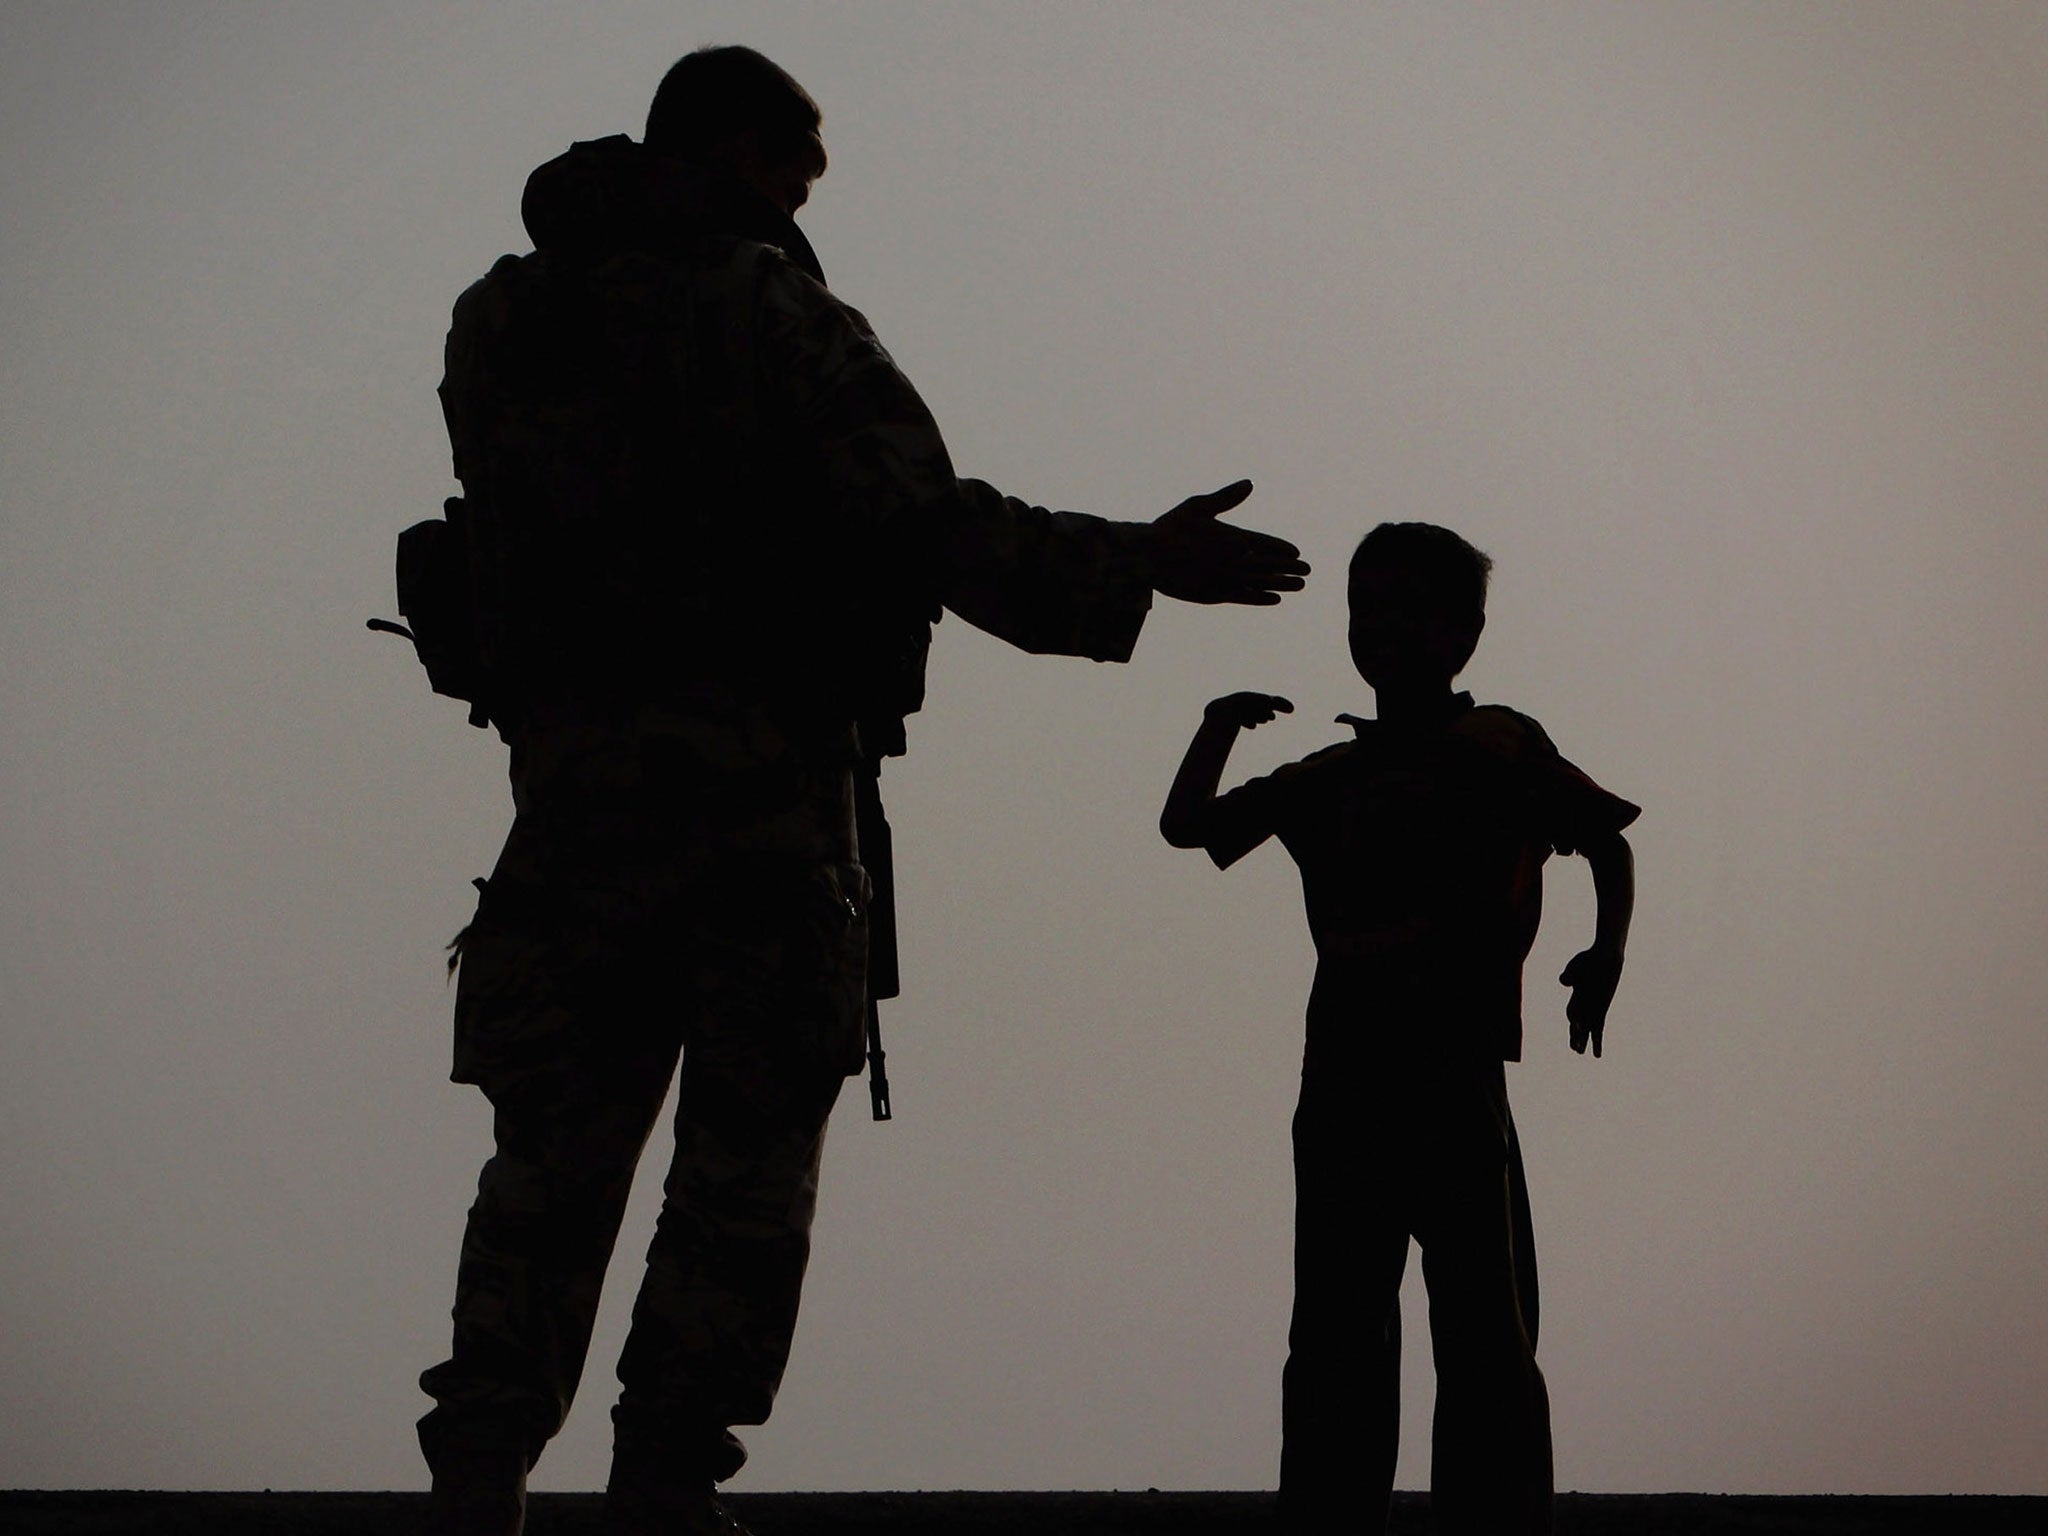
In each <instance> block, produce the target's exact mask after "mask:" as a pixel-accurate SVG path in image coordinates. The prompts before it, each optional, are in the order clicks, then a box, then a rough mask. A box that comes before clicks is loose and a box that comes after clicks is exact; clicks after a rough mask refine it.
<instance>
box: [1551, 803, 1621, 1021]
mask: <svg viewBox="0 0 2048 1536" xmlns="http://www.w3.org/2000/svg"><path fill="white" fill-rule="evenodd" d="M1579 851H1580V852H1581V853H1583V854H1585V856H1586V862H1587V863H1588V864H1590V865H1591V866H1592V867H1593V899H1594V903H1595V917H1594V923H1593V943H1592V946H1591V947H1590V948H1588V949H1583V950H1581V951H1579V953H1578V954H1576V955H1574V956H1572V958H1571V960H1570V962H1569V963H1568V964H1566V966H1565V968H1564V971H1563V973H1562V974H1560V975H1559V976H1558V978H1557V979H1558V980H1559V981H1561V982H1563V983H1564V984H1565V985H1566V986H1568V987H1570V988H1571V989H1572V995H1571V1001H1570V1002H1568V1003H1566V1004H1565V1017H1566V1018H1567V1019H1569V1020H1570V1021H1571V1027H1572V1034H1571V1040H1572V1049H1573V1050H1575V1051H1578V1052H1580V1053H1581V1054H1583V1053H1584V1052H1585V1049H1586V1045H1587V1043H1588V1042H1589V1041H1590V1042H1591V1044H1592V1046H1593V1054H1594V1055H1595V1056H1598V1055H1599V1054H1600V1042H1601V1036H1602V1035H1603V1034H1604V1033H1605V1031H1606V1028H1607V1009H1608V1006H1609V1005H1610V1004H1611V1003H1613V1001H1614V989H1615V987H1616V986H1617V985H1618V984H1619V983H1620V981H1621V965H1622V958H1623V956H1624V954H1625V953H1626V951H1627V949H1628V925H1629V920H1630V918H1632V917H1633V916H1634V915H1635V906H1636V861H1635V855H1634V854H1633V853H1632V852H1631V851H1630V849H1629V846H1628V839H1627V838H1625V837H1623V836H1622V835H1621V834H1620V833H1619V832H1610V833H1608V834H1607V835H1605V836H1604V837H1598V838H1594V839H1591V840H1589V841H1588V842H1587V843H1586V844H1585V845H1584V846H1583V847H1582V848H1581V849H1580V850H1579Z"/></svg>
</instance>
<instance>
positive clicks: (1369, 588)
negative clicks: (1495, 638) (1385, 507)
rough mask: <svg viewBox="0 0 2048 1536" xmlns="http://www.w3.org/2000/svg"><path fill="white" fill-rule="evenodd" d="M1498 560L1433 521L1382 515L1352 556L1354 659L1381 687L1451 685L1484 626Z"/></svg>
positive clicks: (1363, 674) (1369, 679) (1368, 678)
mask: <svg viewBox="0 0 2048 1536" xmlns="http://www.w3.org/2000/svg"><path fill="white" fill-rule="evenodd" d="M1492 569H1493V562H1492V561H1491V560H1489V559H1488V558H1487V557H1486V556H1485V555H1482V554H1481V553H1480V552H1479V551H1478V550H1476V549H1474V548H1473V547H1472V546H1471V545H1470V544H1467V543H1466V542H1465V541H1464V540H1463V539H1461V538H1459V537H1458V536H1457V535H1456V534H1455V533H1453V532H1451V530H1450V529H1448V528H1439V527H1437V526H1436V525H1435V524H1434V523H1381V524H1380V525H1379V527H1377V528H1375V529H1373V531H1372V532H1371V533H1368V534H1367V535H1366V536H1365V537H1364V538H1363V539H1362V540H1360V541H1359V545H1358V549H1357V551H1356V552H1355V553H1354V554H1353V555H1352V556H1351V573H1350V584H1349V593H1350V602H1351V661H1352V664H1353V665H1354V666H1356V667H1357V668H1358V674H1359V676H1361V677H1363V678H1364V679H1365V680H1366V681H1367V682H1368V683H1370V684H1372V686H1373V688H1374V690H1375V691H1377V690H1379V689H1383V688H1390V687H1391V688H1395V689H1399V690H1403V691H1413V690H1414V689H1417V688H1436V687H1444V686H1448V685H1449V683H1450V681H1451V679H1452V678H1454V677H1456V676H1457V675H1458V674H1459V673H1460V672H1462V671H1463V670H1464V669H1465V663H1466V662H1468V661H1470V660H1471V659H1472V652H1473V649H1474V648H1475V647H1476V646H1477V645H1478V644H1479V632H1480V631H1481V630H1482V629H1484V628H1485V627H1486V577H1487V573H1488V572H1490V571H1491V570H1492Z"/></svg>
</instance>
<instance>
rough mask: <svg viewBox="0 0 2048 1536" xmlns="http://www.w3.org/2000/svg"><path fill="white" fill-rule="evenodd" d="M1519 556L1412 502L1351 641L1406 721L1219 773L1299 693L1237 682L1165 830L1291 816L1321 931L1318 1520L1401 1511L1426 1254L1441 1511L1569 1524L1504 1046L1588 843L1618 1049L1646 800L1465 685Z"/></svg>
mask: <svg viewBox="0 0 2048 1536" xmlns="http://www.w3.org/2000/svg"><path fill="white" fill-rule="evenodd" d="M1491 569H1492V561H1491V560H1489V559H1488V558H1487V557H1486V556H1485V555H1483V554H1481V553H1480V552H1479V551H1478V550H1476V549H1474V548H1473V547H1472V546H1471V545H1470V544H1468V543H1466V542H1465V540H1463V539H1462V538H1460V537H1459V536H1458V535H1457V534H1455V533H1453V532H1451V531H1450V530H1449V529H1447V528H1438V527H1435V526H1433V525H1431V524H1428V523H1383V524H1381V525H1380V526H1379V527H1377V528H1375V529H1373V531H1372V532H1371V533H1369V534H1367V535H1366V537H1365V539H1364V540H1363V541H1362V542H1361V543H1360V544H1359V546H1358V550H1357V553H1356V554H1354V555H1353V557H1352V560H1351V569H1350V582H1349V598H1350V607H1351V628H1350V642H1351V659H1352V661H1353V663H1354V664H1355V665H1356V666H1357V668H1358V671H1359V674H1360V675H1361V676H1362V677H1364V679H1365V680H1366V682H1367V683H1368V684H1370V685H1371V687H1372V690H1373V694H1374V697H1375V700H1376V702H1377V716H1378V718H1376V719H1373V720H1361V719H1358V718H1357V717H1355V716H1351V715H1339V716H1338V717H1337V718H1338V720H1339V721H1340V722H1342V723H1345V724H1348V725H1351V726H1352V727H1354V729H1355V731H1356V739H1355V740H1352V741H1347V742H1344V743H1342V744H1341V745H1338V746H1333V747H1328V748H1325V749H1324V750H1322V751H1320V752H1317V753H1314V754H1312V755H1311V756H1309V757H1306V758H1303V759H1302V760H1301V761H1299V762H1296V763H1290V764H1288V765H1286V766H1285V767H1282V768H1279V769H1277V770H1275V771H1274V772H1273V773H1270V774H1268V775H1266V776H1265V777H1263V778H1257V779H1253V780H1251V781H1250V782H1249V783H1246V784H1243V785H1240V786H1239V787H1238V788H1236V789H1233V790H1231V791H1230V792H1229V793H1228V794H1224V795H1221V796H1219V795H1218V794H1217V793H1216V787H1217V783H1218V781H1219V780H1220V779H1221V777H1222V774H1223V767H1224V764H1225V762H1226V761H1227V759H1228V757H1229V755H1230V748H1231V745H1232V743H1233V742H1234V741H1235V740H1236V737H1237V733H1238V732H1239V731H1240V730H1249V729H1251V728H1253V727H1256V726H1258V725H1262V724H1264V723H1265V722H1266V721H1268V720H1271V719H1272V718H1273V717H1274V716H1275V714H1276V713H1280V712H1287V711H1291V710H1292V709H1293V705H1291V704H1290V703H1288V701H1287V700H1285V699H1283V698H1279V697H1276V696H1274V695H1270V694H1261V693H1233V694H1230V695H1227V696H1226V697H1223V698H1220V699H1217V700H1215V701H1213V702H1212V703H1211V704H1210V705H1209V706H1208V709H1207V710H1206V712H1205V713H1204V717H1203V721H1202V725H1201V728H1200V730H1198V731H1197V732H1196V734H1195V738H1194V741H1193V742H1192V743H1191V744H1190V745H1189V747H1188V752H1187V757H1186V759H1185V760H1184V761H1183V762H1182V763H1181V767H1180V772H1179V774H1178V775H1177V776H1176V778H1175V779H1174V783H1173V789H1172V791H1171V793H1170V794H1169V795H1168V797H1167V802H1166V809H1165V811H1164V812H1163V813H1162V814H1161V816H1160V819H1159V829H1160V831H1161V832H1162V833H1163V834H1164V835H1165V837H1166V840H1167V841H1168V842H1169V843H1172V844H1173V845H1174V846H1175V847H1177V848H1202V849H1205V850H1207V852H1208V854H1209V856H1210V858H1212V859H1213V860H1214V861H1215V862H1216V865H1217V867H1218V868H1228V867H1229V866H1230V865H1231V864H1233V863H1235V862H1236V861H1237V860H1238V859H1240V858H1242V857H1243V856H1244V855H1245V854H1246V853H1249V852H1250V851H1251V850H1252V849H1253V848H1255V847H1257V846H1258V845H1259V844H1260V843H1262V842H1264V841H1265V840H1266V838H1267V837H1269V836H1277V837H1279V839H1280V840H1281V842H1282V843H1283V844H1284V845H1285V846H1286V848H1287V851H1288V852H1289V853H1290V854H1292V855H1293V856H1294V860H1295V862H1296V863H1297V864H1298V865H1299V866H1300V868H1301V882H1302V895H1303V899H1304V903H1305V905H1306V907H1307V909H1308V922H1309V930H1310V932H1311V934H1312V935H1313V937H1314V939H1315V944H1316V956H1317V960H1316V976H1315V986H1314V989H1313V991H1312V992H1311V993H1310V995H1309V1004H1308V1026H1307V1043H1306V1048H1305V1050H1304V1053H1303V1058H1302V1069H1301V1100H1300V1104H1299V1107H1298V1108H1297V1109H1296V1111H1295V1116H1294V1169H1295V1197H1296V1203H1295V1238H1294V1287H1295V1289H1294V1315H1293V1321H1292V1323H1291V1325H1290V1327H1289V1330H1288V1358H1287V1366H1286V1370H1285V1371H1284V1372H1283V1374H1282V1377H1281V1405H1282V1407H1281V1419H1282V1430H1281V1452H1280V1513H1281V1525H1282V1528H1283V1529H1285V1530H1287V1531H1290V1532H1300V1531H1322V1530H1336V1529H1339V1528H1342V1529H1347V1530H1360V1529H1368V1528H1383V1527H1384V1525H1385V1522H1386V1517H1387V1507H1388V1500H1389V1496H1390V1494H1391V1491H1392V1487H1393V1477H1394V1456H1395V1448H1396V1445H1397V1442H1398V1438H1399V1432H1400V1422H1399V1421H1400V1357H1401V1311H1400V1295H1399V1293H1400V1284H1401V1273H1402V1270H1403V1269H1404V1268H1405V1267H1406V1264H1407V1259H1408V1240H1409V1239H1410V1238H1411V1237H1413V1238H1415V1239H1416V1240H1417V1241H1419V1242H1420V1243H1421V1245H1422V1274H1423V1280H1424V1282H1425V1284H1426V1285H1427V1287H1428V1290H1429V1320H1430V1342H1431V1346H1432V1351H1433V1353H1434V1356H1435V1364H1436V1373H1437V1400H1436V1422H1435V1425H1434V1429H1433V1433H1432V1437H1431V1465H1430V1493H1431V1506H1432V1512H1433V1516H1434V1522H1435V1525H1436V1528H1437V1529H1438V1530H1439V1531H1440V1532H1473V1533H1486V1536H1501V1533H1507V1532H1535V1531H1548V1530H1549V1529H1550V1519H1551V1455H1550V1402H1549V1397H1548V1395H1547V1393H1546V1392H1545V1390H1544V1385H1543V1375H1542V1372H1541V1371H1539V1370H1538V1369H1537V1366H1536V1357H1535V1349H1536V1323H1537V1292H1536V1263H1535V1251H1534V1244H1533V1239H1532V1235H1531V1231H1530V1224H1529V1207H1528V1194H1527V1190H1526V1187H1525V1185H1524V1183H1523V1178H1522V1158H1521V1149H1520V1147H1519V1145H1518V1144H1517V1142H1516V1139H1515V1126H1514V1120H1513V1118H1512V1117H1511V1116H1510V1114H1509V1112H1508V1099H1507V1085H1506V1076H1505V1073H1504V1071H1503V1065H1502V1064H1503V1063H1504V1062H1507V1061H1516V1060H1519V1059H1520V1058H1521V1053H1522V1018H1521V989H1522V962H1523V961H1524V959H1525V958H1526V957H1527V955H1528V953H1529V947H1530V944H1531V943H1532V942H1533V940H1534V938H1535V935H1536V926H1537V922H1538V918H1539V915H1540V907H1541V901H1542V866H1543V862H1544V860H1545V859H1546V858H1548V857H1549V855H1550V853H1551V851H1552V850H1553V849H1555V850H1556V851H1558V852H1560V853H1570V852H1572V851H1574V850H1576V851H1578V852H1580V853H1583V854H1584V855H1585V856H1586V858H1587V860H1588V861H1589V863H1590V864H1591V866H1592V871H1593V884H1594V889H1595V892H1596V895H1597V898H1598V903H1599V909H1598V917H1597V920H1596V933H1595V938H1594V941H1593V944H1592V946H1591V947H1590V948H1588V949H1586V950H1585V951H1583V952H1582V953H1580V954H1579V955H1577V956H1575V957H1574V958H1573V959H1572V961H1571V963H1570V964H1568V965H1567V966H1566V967H1565V970H1564V974H1563V975H1562V977H1560V978H1559V979H1560V980H1561V981H1562V982H1564V984H1565V985H1567V986H1569V987H1570V988H1571V989H1572V994H1571V1000H1570V1002H1569V1004H1568V1006H1567V1009H1566V1013H1567V1017H1568V1018H1569V1021H1570V1025H1571V1046H1572V1049H1573V1050H1575V1051H1579V1052H1583V1051H1584V1050H1585V1048H1586V1046H1587V1045H1588V1044H1590V1045H1591V1046H1592V1048H1593V1054H1594V1055H1595V1056H1598V1055H1599V1054H1600V1049H1601V1037H1602V1033H1603V1031H1604V1029H1605V1026H1606V1021H1607V1009H1608V1004H1609V1003H1610V1001H1611V1000H1612V999H1613V996H1614V989H1615V984H1616V982H1617V981H1618V980H1619V978H1620V975H1621V964H1622V951H1623V947H1624V945H1625V942H1626V939H1627V935H1628V924H1629V916H1630V911H1631V908H1632V906H1633V903H1634V872H1633V862H1632V858H1631V855H1630V853H1629V848H1628V844H1627V842H1626V841H1625V840H1624V839H1623V838H1622V836H1621V830H1622V828H1624V827H1626V826H1627V825H1628V824H1629V823H1630V822H1632V821H1634V820H1635V818H1636V816H1637V815H1638V814H1639V812H1638V809H1637V807H1635V806H1633V805H1631V804H1629V803H1628V802H1627V801H1625V800H1622V799H1620V798H1618V797H1617V796H1614V795H1611V794H1609V793H1608V792H1607V791H1606V790H1604V789H1602V788H1600V787H1599V786H1598V785H1597V784H1595V783H1594V782H1593V781H1592V780H1591V779H1589V778H1588V777H1586V775H1585V774H1583V773H1581V772H1580V771H1579V770H1578V769H1577V768H1575V767H1573V766H1572V765H1571V764H1570V763H1568V762H1566V761H1565V760H1564V758H1563V757H1561V756H1560V755H1559V754H1558V751H1557V748H1556V747H1554V746H1553V745H1552V744H1551V742H1550V738H1549V737H1548V736H1546V735H1545V734H1544V732H1543V728H1542V727H1541V726H1539V725H1538V724H1537V723H1536V722H1535V721H1534V720H1531V719H1530V718H1529V717H1528V716H1526V715H1522V714H1517V713H1516V712H1515V711H1513V710H1511V709H1506V708H1503V707H1501V706H1499V705H1475V704H1474V703H1473V702H1472V697H1471V695H1470V694H1467V693H1454V692H1453V691H1452V688H1451V681H1452V679H1453V678H1455V677H1456V676H1457V675H1458V673H1459V672H1460V671H1462V670H1463V668H1464V666H1465V664H1466V662H1467V661H1469V660H1470V659H1471V656H1472V652H1473V649H1474V648H1475V646H1476V645H1477V644H1478V641H1479V633H1480V631H1481V629H1482V628H1484V626H1485V622H1486V580H1487V574H1488V572H1489V571H1490V570H1491Z"/></svg>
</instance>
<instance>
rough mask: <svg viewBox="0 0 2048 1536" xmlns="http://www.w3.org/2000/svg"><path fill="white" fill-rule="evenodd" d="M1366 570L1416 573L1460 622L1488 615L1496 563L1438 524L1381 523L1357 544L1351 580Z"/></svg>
mask: <svg viewBox="0 0 2048 1536" xmlns="http://www.w3.org/2000/svg"><path fill="white" fill-rule="evenodd" d="M1367 567H1379V568H1381V569H1385V568H1388V567H1394V568H1398V569H1400V570H1404V571H1412V572H1414V573H1415V574H1416V575H1418V576H1420V577H1421V578H1422V579H1423V580H1424V581H1426V582H1428V583H1429V585H1430V587H1431V588H1432V589H1434V590H1435V591H1436V592H1437V593H1438V595H1440V596H1441V597H1442V598H1443V600H1444V603H1445V604H1446V606H1448V607H1449V608H1451V609H1452V610H1454V611H1455V612H1456V613H1458V614H1459V615H1460V616H1461V617H1467V616H1472V615H1478V614H1483V613H1485V612H1486V579H1487V577H1488V576H1489V575H1490V574H1491V573H1492V571H1493V561H1492V559H1491V558H1490V557H1488V556H1486V555H1483V554H1481V553H1480V552H1479V551H1478V550H1476V549H1474V548H1473V547H1472V546H1471V545H1470V544H1468V543H1466V542H1465V540H1464V539H1462V538H1460V537H1459V536H1458V535H1457V534H1455V533H1453V532H1451V530H1450V529H1448V528H1439V527H1438V526H1437V525H1436V524H1435V523H1381V524H1380V525H1379V527H1377V528H1375V529H1373V531H1372V532H1371V533H1368V534H1367V535H1366V536H1365V537H1364V538H1362V539H1360V540H1359V541H1358V548H1357V549H1356V550H1354V551H1353V552H1352V555H1351V569H1350V571H1349V573H1348V574H1349V576H1350V578H1351V579H1352V580H1354V581H1355V580H1357V578H1358V573H1359V571H1361V570H1363V569H1365V568H1367Z"/></svg>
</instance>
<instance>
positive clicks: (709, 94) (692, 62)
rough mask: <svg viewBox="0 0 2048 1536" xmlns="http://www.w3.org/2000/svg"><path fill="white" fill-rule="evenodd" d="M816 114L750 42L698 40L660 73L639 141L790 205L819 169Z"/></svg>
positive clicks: (806, 191) (791, 209) (788, 208)
mask: <svg viewBox="0 0 2048 1536" xmlns="http://www.w3.org/2000/svg"><path fill="white" fill-rule="evenodd" d="M823 122H824V114H823V113H821V112H820V111H819V110H818V104H817V103H816V102H815V101H813V100H811V95H810V92H808V91H806V90H805V89H804V88H803V87H802V86H800V85H798V84H797V83H796V81H795V80H794V79H792V78H791V77H790V75H789V73H788V71H786V70H784V69H783V68H782V67H781V66H780V65H778V64H776V63H774V62H773V61H772V60H770V59H768V58H766V57H765V56H763V55H761V54H758V53H756V52H755V51H754V50H753V49H751V48H741V47H738V46H728V47H719V48H699V49H698V50H697V51H696V52H695V53H686V54H684V55H683V56H682V58H680V59H678V60H677V61H676V62H675V65H674V66H673V67H672V68H671V69H670V70H669V72H668V73H667V74H666V75H664V76H663V77H662V81H661V86H660V88H659V89H657V90H656V91H655V93H654V104H653V105H652V106H651V107H649V108H648V111H647V133H646V143H647V147H648V148H649V149H651V150H654V151H655V152H657V153H658V154H664V155H673V156H675V157H676V158H678V159H682V160H689V161H692V162H694V163H696V164H699V165H706V166H711V167H714V168H716V169H718V170H722V171H726V172H728V173H729V174H731V175H734V176H737V177H738V178H739V179H740V180H742V181H744V182H746V183H747V184H748V185H750V186H752V187H753V188H754V189H755V190H756V191H758V192H759V193H760V194H761V195H762V196H763V197H765V198H767V199H768V201H769V202H771V203H773V204H774V205H775V206H776V207H777V208H780V209H781V210H782V211H783V212H784V213H795V212H796V211H797V209H799V208H801V207H803V205H804V203H805V201H806V200H807V199H808V198H809V197H810V195H811V183H812V182H814V181H816V180H817V179H818V178H819V177H820V176H822V175H824V174H825V142H824V140H823V139H821V138H820V137H819V136H818V129H819V127H820V125H821V124H822V123H823Z"/></svg>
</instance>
